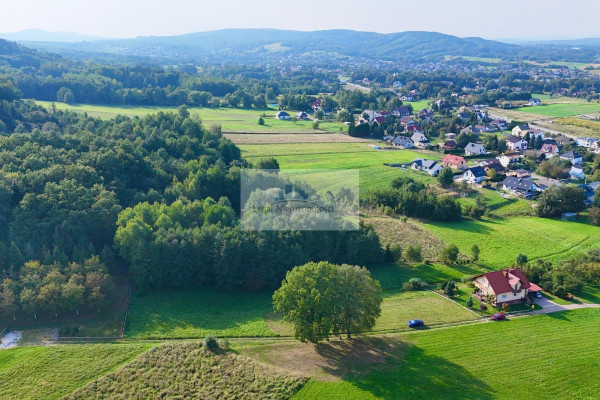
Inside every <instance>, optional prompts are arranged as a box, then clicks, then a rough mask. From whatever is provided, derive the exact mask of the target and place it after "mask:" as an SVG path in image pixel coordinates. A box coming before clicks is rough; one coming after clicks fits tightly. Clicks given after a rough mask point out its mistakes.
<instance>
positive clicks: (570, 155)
mask: <svg viewBox="0 0 600 400" xmlns="http://www.w3.org/2000/svg"><path fill="white" fill-rule="evenodd" d="M560 157H561V158H566V159H568V160H574V159H576V158H581V154H579V153H576V152H574V151H567V152H566V153H565V154H562V155H561V156H560Z"/></svg>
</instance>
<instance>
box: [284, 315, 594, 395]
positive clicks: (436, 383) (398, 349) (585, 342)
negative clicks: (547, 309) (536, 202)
mask: <svg viewBox="0 0 600 400" xmlns="http://www.w3.org/2000/svg"><path fill="white" fill-rule="evenodd" d="M599 329H600V310H598V309H584V310H577V311H570V312H561V313H555V314H548V315H539V316H532V317H523V318H514V319H512V320H509V321H505V322H497V323H496V322H489V323H482V324H475V325H469V326H462V327H457V328H449V329H439V330H435V331H429V332H417V333H412V334H408V335H402V336H400V338H401V341H400V342H397V341H396V337H389V338H387V339H386V340H387V341H388V342H389V343H390V345H389V346H388V347H387V348H386V350H387V351H386V352H385V354H386V358H385V359H384V360H383V361H382V362H381V363H380V364H375V363H373V364H370V365H369V366H368V367H364V368H355V369H350V371H348V372H347V373H345V374H344V375H343V376H341V379H340V378H338V379H322V378H321V377H320V376H319V375H315V376H317V377H318V378H314V379H312V380H311V381H309V382H308V383H307V384H306V385H305V386H304V388H302V389H301V390H300V392H298V394H297V395H296V396H294V397H293V398H294V399H303V400H304V399H319V400H327V399H339V398H344V399H361V400H362V399H509V398H510V399H526V398H532V397H534V398H540V399H543V398H552V399H595V398H598V395H599V393H600V379H598V378H599V377H600V372H599V371H598V368H597V360H598V357H599V356H600V335H599V334H598V331H599ZM288 351H289V350H288ZM317 352H319V349H318V348H317ZM338 364H339V363H338ZM327 371H329V376H331V375H335V372H336V371H335V369H328V370H327ZM327 371H325V372H327ZM336 377H337V376H335V377H333V378H336Z"/></svg>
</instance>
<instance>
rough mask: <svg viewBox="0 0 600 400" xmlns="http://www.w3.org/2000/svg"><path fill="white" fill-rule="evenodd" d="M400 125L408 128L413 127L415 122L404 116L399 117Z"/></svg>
mask: <svg viewBox="0 0 600 400" xmlns="http://www.w3.org/2000/svg"><path fill="white" fill-rule="evenodd" d="M399 121H400V125H402V126H408V125H414V124H415V121H414V120H413V119H412V118H411V117H410V116H409V115H404V116H402V117H400V120H399Z"/></svg>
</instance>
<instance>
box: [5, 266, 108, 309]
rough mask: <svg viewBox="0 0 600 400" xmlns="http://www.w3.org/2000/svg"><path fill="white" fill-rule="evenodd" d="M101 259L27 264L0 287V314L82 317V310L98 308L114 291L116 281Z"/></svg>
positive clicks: (6, 279)
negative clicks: (69, 315)
mask: <svg viewBox="0 0 600 400" xmlns="http://www.w3.org/2000/svg"><path fill="white" fill-rule="evenodd" d="M106 270H107V269H106V266H105V265H104V264H102V263H101V262H100V259H99V258H98V256H94V257H91V258H89V259H87V260H85V261H84V262H83V263H73V262H71V263H68V262H67V260H63V263H54V264H52V265H46V264H42V263H40V262H39V261H28V262H26V263H25V264H24V265H23V266H22V267H21V268H20V271H19V274H18V275H17V276H16V277H14V278H5V279H4V280H3V281H2V282H1V284H0V310H2V313H0V314H4V315H12V316H13V318H15V314H16V313H17V312H18V311H23V312H26V313H33V315H34V316H35V317H36V318H37V313H39V312H51V313H54V314H55V315H56V314H57V313H59V312H75V313H79V310H81V309H82V308H87V309H91V308H99V307H101V305H102V303H103V302H104V300H105V299H106V297H107V296H108V295H110V294H111V292H112V291H113V288H114V281H113V279H112V278H111V277H110V276H109V275H108V273H107V272H106Z"/></svg>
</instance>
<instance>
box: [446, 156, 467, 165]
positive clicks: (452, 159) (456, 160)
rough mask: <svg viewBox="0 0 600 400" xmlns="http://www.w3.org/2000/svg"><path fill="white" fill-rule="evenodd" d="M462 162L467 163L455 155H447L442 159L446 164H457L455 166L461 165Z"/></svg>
mask: <svg viewBox="0 0 600 400" xmlns="http://www.w3.org/2000/svg"><path fill="white" fill-rule="evenodd" d="M462 161H465V159H464V158H462V157H461V156H455V155H453V154H446V155H445V156H444V158H443V159H442V162H444V163H448V164H455V165H458V164H460V163H461V162H462Z"/></svg>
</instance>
